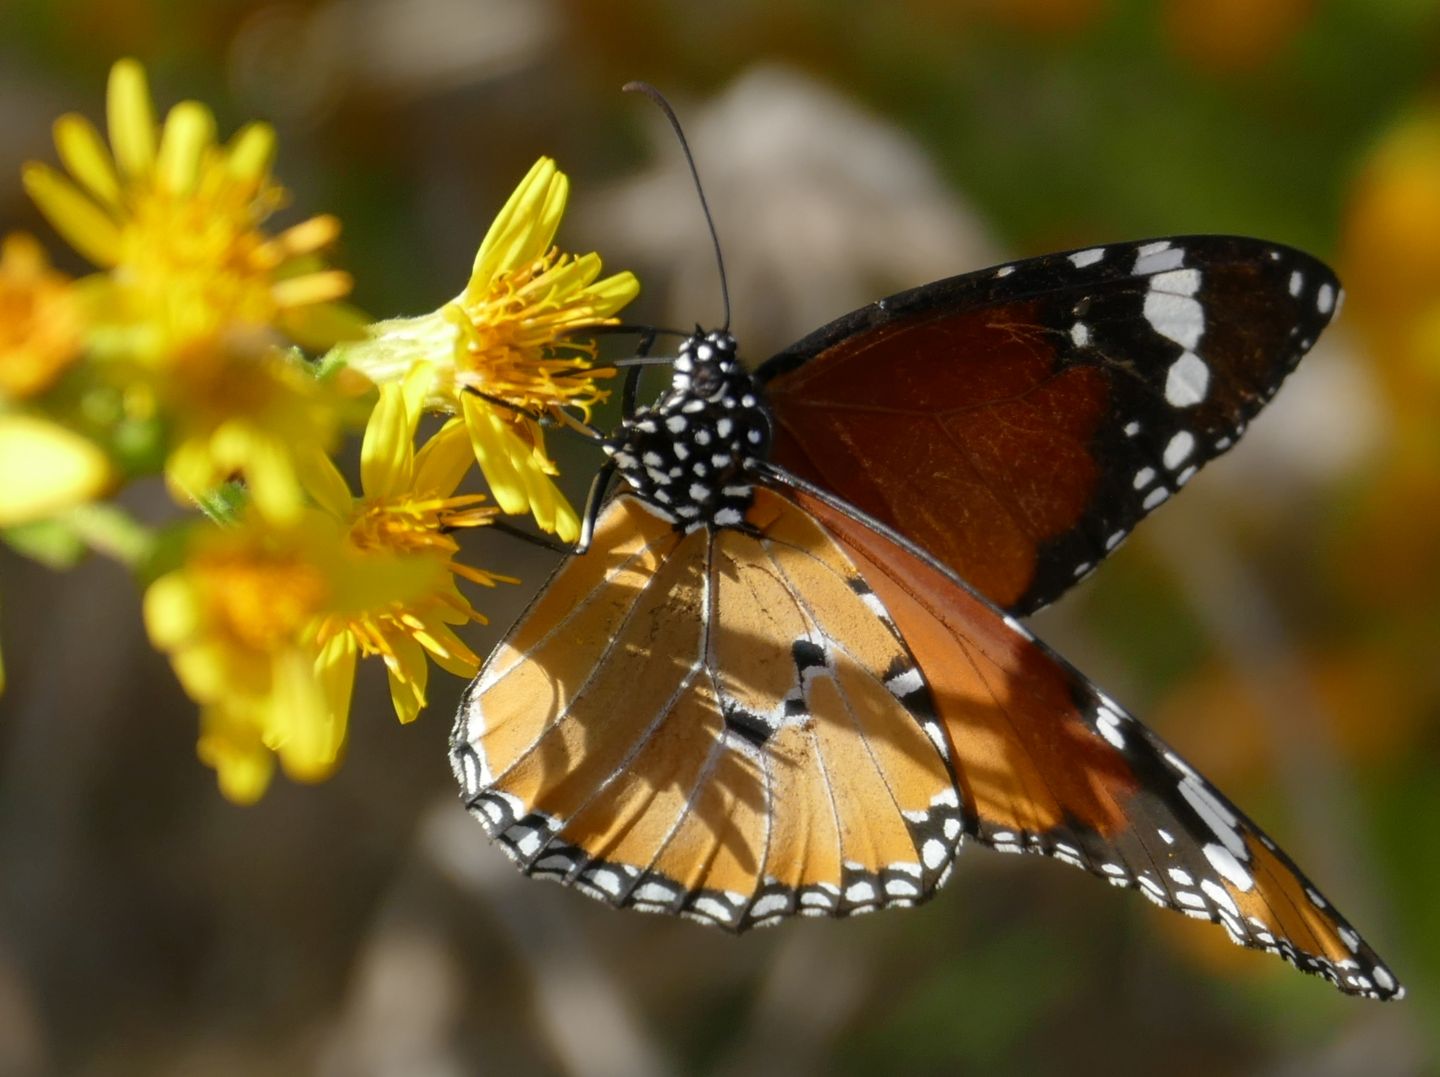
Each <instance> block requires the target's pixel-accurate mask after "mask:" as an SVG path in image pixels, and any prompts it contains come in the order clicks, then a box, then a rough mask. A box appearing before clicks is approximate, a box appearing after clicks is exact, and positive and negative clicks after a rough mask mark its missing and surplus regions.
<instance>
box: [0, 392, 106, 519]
mask: <svg viewBox="0 0 1440 1077" xmlns="http://www.w3.org/2000/svg"><path fill="white" fill-rule="evenodd" d="M111 478H112V472H111V468H110V460H109V458H108V457H106V455H105V454H104V453H103V452H101V451H100V449H99V448H97V447H96V446H95V444H94V443H93V442H91V441H88V440H86V439H85V438H83V437H81V436H80V435H79V434H75V433H72V432H71V431H69V430H67V429H65V428H64V427H63V426H58V425H56V424H55V423H51V422H47V421H45V420H44V419H37V418H34V417H33V416H29V415H15V414H11V415H0V527H14V526H15V525H17V524H23V523H31V522H33V521H35V520H44V519H48V518H50V517H52V516H55V515H57V514H58V513H61V512H64V511H65V510H66V509H69V508H73V507H74V506H76V505H81V504H84V503H85V502H87V501H92V500H94V499H95V498H96V497H98V496H100V494H101V493H102V492H103V491H104V490H105V489H106V487H107V486H109V484H110V482H111Z"/></svg>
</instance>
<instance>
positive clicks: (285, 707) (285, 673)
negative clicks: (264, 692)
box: [273, 647, 347, 782]
mask: <svg viewBox="0 0 1440 1077" xmlns="http://www.w3.org/2000/svg"><path fill="white" fill-rule="evenodd" d="M274 671H275V672H274V677H275V689H274V700H273V708H274V714H275V723H276V725H275V732H277V733H280V734H281V737H282V739H281V740H280V742H279V745H278V752H279V755H280V765H281V766H283V767H284V768H285V773H286V774H288V775H289V776H290V777H292V778H294V779H295V780H296V781H302V782H318V781H324V780H325V779H326V778H328V777H329V776H330V775H331V774H333V773H334V772H335V767H336V764H337V763H339V761H340V751H341V749H342V748H343V747H344V745H345V726H346V720H347V715H344V714H337V713H335V712H332V711H331V710H330V707H329V700H328V699H327V698H326V693H325V692H324V691H323V690H322V688H321V685H320V683H319V682H318V681H317V680H316V678H315V655H314V654H312V653H310V652H309V651H308V649H306V648H301V647H296V648H292V649H290V650H287V651H286V652H284V653H283V654H281V655H278V656H276V659H275V664H274Z"/></svg>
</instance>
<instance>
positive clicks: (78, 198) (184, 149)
mask: <svg viewBox="0 0 1440 1077" xmlns="http://www.w3.org/2000/svg"><path fill="white" fill-rule="evenodd" d="M107 107H108V114H109V133H110V146H109V147H108V148H107V147H106V145H105V143H104V142H103V141H102V139H101V136H100V134H99V132H98V131H97V130H96V129H95V127H94V126H93V125H92V124H91V123H90V122H89V121H88V120H86V119H84V118H83V117H81V116H78V115H75V114H70V115H66V116H62V117H61V118H60V119H59V120H58V121H57V122H56V124H55V145H56V149H57V150H58V152H59V154H60V159H61V161H62V162H64V165H65V167H66V169H67V170H68V171H69V173H70V176H69V177H66V176H65V175H63V174H61V173H60V172H58V171H57V170H55V169H53V168H50V167H48V166H46V165H43V164H38V163H34V162H32V163H30V164H28V165H26V166H25V169H24V173H23V178H24V182H25V187H26V190H28V191H29V193H30V196H31V197H32V198H33V199H34V200H35V202H36V204H37V205H38V206H39V207H40V210H41V212H42V213H44V214H45V216H46V217H47V218H48V219H49V220H50V223H51V224H52V225H54V227H55V229H56V230H57V231H58V232H59V233H60V234H61V235H62V236H64V237H65V239H66V240H67V241H68V242H69V243H70V244H71V246H73V247H74V248H75V249H76V250H77V251H79V252H80V253H81V254H82V255H84V256H85V257H86V258H88V259H89V260H90V261H91V262H93V263H94V264H95V265H97V266H99V267H100V268H101V269H103V270H107V271H109V273H108V278H107V281H106V283H107V286H108V289H109V293H110V294H109V296H108V298H109V303H108V304H107V308H108V309H107V313H108V315H109V317H110V318H111V319H113V321H114V323H115V324H114V326H113V327H112V328H113V330H114V337H113V340H112V341H111V342H110V343H111V346H112V347H113V348H115V349H116V350H118V351H120V352H121V353H123V354H125V355H127V356H130V357H139V358H143V359H147V360H152V361H155V360H160V361H164V360H170V359H175V358H177V357H179V358H183V357H186V356H188V355H189V354H190V353H192V352H194V351H195V350H197V349H210V348H212V347H214V346H215V345H216V343H217V342H222V341H223V342H225V343H226V344H227V346H230V347H233V346H235V342H237V341H240V342H246V343H248V341H249V339H250V338H256V339H260V340H264V339H267V338H269V337H270V336H271V331H272V330H275V329H278V330H280V331H281V332H282V333H284V334H285V335H287V336H289V337H290V338H291V339H293V340H295V341H297V342H299V343H301V344H304V345H307V346H312V347H328V346H329V345H330V344H333V343H334V342H335V340H336V339H339V336H337V334H340V335H343V334H344V332H345V326H346V325H348V324H350V323H352V322H354V319H353V317H351V316H349V315H348V314H347V312H346V311H345V310H344V309H343V308H341V307H339V306H337V305H335V303H334V301H335V300H338V299H339V298H340V297H341V296H343V295H345V294H346V293H348V292H349V290H350V278H349V276H348V275H347V274H345V273H341V272H338V271H336V270H330V269H325V268H323V267H322V266H320V265H319V264H318V262H317V261H316V258H315V255H316V254H317V252H319V251H320V250H321V249H322V248H324V247H325V246H327V245H328V244H330V243H331V242H332V241H333V240H334V239H335V237H336V236H337V235H338V233H339V230H340V225H339V222H338V221H337V220H336V219H335V218H334V217H330V216H319V217H312V218H310V219H309V220H307V221H304V222H303V223H301V224H297V225H295V226H294V227H293V228H290V229H287V230H286V231H284V232H282V233H280V234H279V235H276V236H269V235H267V234H265V233H264V232H262V231H261V225H262V224H263V223H264V221H265V220H266V219H267V218H268V217H269V216H270V215H271V214H272V213H273V212H274V211H275V210H276V209H277V208H279V207H280V206H281V205H283V204H284V201H285V192H284V190H283V189H282V188H281V187H279V186H277V185H276V184H274V183H273V182H272V180H271V178H270V166H271V163H272V161H273V158H274V154H275V133H274V131H273V130H272V129H271V128H270V127H269V126H267V125H265V124H258V123H256V124H250V125H248V126H246V127H244V128H242V129H241V130H240V131H239V132H238V133H237V134H236V135H235V136H234V137H233V138H232V139H231V140H230V141H229V142H228V143H227V144H225V145H221V144H220V143H219V142H218V141H217V137H216V125H215V117H214V115H213V114H212V113H211V112H210V110H209V109H208V108H206V107H205V106H203V105H201V104H199V103H197V102H194V101H186V102H183V103H181V104H179V105H176V106H175V107H174V108H173V109H171V110H170V113H169V114H168V115H167V116H166V118H165V122H164V124H163V126H161V127H159V128H158V129H157V126H156V123H155V117H154V106H153V104H152V103H151V99H150V91H149V88H148V86H147V83H146V79H145V72H144V69H143V68H142V67H141V66H140V65H139V64H138V63H137V62H135V61H134V60H121V61H119V62H118V63H116V64H115V66H114V67H113V68H112V69H111V72H110V86H109V93H108V96H107ZM355 328H357V329H358V325H357V326H355Z"/></svg>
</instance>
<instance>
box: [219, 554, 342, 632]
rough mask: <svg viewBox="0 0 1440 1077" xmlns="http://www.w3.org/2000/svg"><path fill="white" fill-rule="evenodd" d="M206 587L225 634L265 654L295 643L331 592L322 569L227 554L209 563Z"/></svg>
mask: <svg viewBox="0 0 1440 1077" xmlns="http://www.w3.org/2000/svg"><path fill="white" fill-rule="evenodd" d="M201 587H202V589H203V592H204V595H205V601H206V605H207V606H208V607H209V609H210V612H211V614H212V616H214V618H215V620H216V621H217V622H218V624H219V626H220V629H221V631H222V632H224V633H225V634H227V635H229V636H230V637H231V638H232V639H233V640H235V641H236V642H237V643H239V644H240V645H241V646H243V647H246V648H248V649H250V650H254V651H262V652H270V651H275V650H278V649H280V648H282V647H284V646H286V645H288V644H289V642H290V641H291V640H293V639H295V638H296V634H297V633H298V632H299V631H300V630H301V628H302V627H303V626H304V625H305V623H306V622H307V621H308V620H309V619H310V618H311V617H312V616H314V614H315V613H316V612H317V611H318V610H319V609H320V607H321V605H322V604H323V602H324V601H325V599H326V597H327V594H328V590H329V589H328V587H327V586H326V583H325V578H324V576H323V575H322V574H321V572H320V570H319V569H318V568H316V567H315V566H314V565H311V564H308V563H306V562H305V561H302V560H301V559H299V558H298V557H285V556H273V557H268V558H263V559H256V558H255V557H254V556H246V555H225V554H222V555H214V556H212V557H209V558H207V559H206V562H205V564H204V565H203V567H202V574H201Z"/></svg>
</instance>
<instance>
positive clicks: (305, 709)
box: [145, 510, 345, 804]
mask: <svg viewBox="0 0 1440 1077" xmlns="http://www.w3.org/2000/svg"><path fill="white" fill-rule="evenodd" d="M342 539H343V532H342V531H341V529H340V528H339V526H338V525H337V524H336V523H335V522H334V521H333V520H331V519H330V518H329V517H327V516H326V515H325V514H323V513H320V512H316V511H314V510H312V511H311V512H309V513H308V514H307V515H306V516H305V517H304V518H303V519H302V521H301V522H300V524H299V525H298V526H296V527H294V528H275V527H273V526H271V525H269V524H267V523H265V522H264V521H263V520H262V519H261V518H260V517H259V516H258V515H256V514H254V513H251V514H248V515H247V516H246V517H245V518H244V519H242V521H241V522H240V523H239V524H238V525H237V526H235V527H228V528H214V527H209V526H208V525H207V526H205V527H204V529H203V530H202V531H201V532H200V533H199V535H198V536H197V538H196V539H195V540H194V541H193V542H192V544H191V546H190V548H189V550H188V551H187V553H186V557H185V561H184V563H183V564H182V565H181V566H180V567H179V568H177V569H175V570H174V571H172V572H170V573H168V574H167V575H165V576H162V577H160V579H158V580H156V581H155V582H154V583H153V584H151V585H150V587H149V589H148V590H147V591H146V593H145V625H146V628H147V630H148V631H149V634H150V639H151V641H152V642H153V643H154V644H155V646H156V647H158V648H159V649H160V650H162V651H165V652H166V653H168V654H169V655H170V661H171V664H172V665H173V666H174V667H175V673H176V676H178V677H179V679H180V683H181V685H182V686H183V687H184V689H185V691H186V693H187V694H188V695H189V696H190V697H191V698H192V699H194V700H195V701H196V702H197V703H199V704H200V708H201V714H200V741H199V744H198V745H197V752H198V754H199V756H200V758H201V760H202V761H203V762H205V763H207V764H208V765H209V766H211V767H213V768H215V771H216V773H217V775H218V777H219V781H220V789H221V791H222V792H223V793H224V794H225V796H227V797H228V798H229V799H231V800H233V801H236V802H237V803H242V804H245V803H250V802H252V801H254V800H255V799H257V798H258V797H259V796H260V795H261V794H262V793H263V792H264V791H265V787H266V786H267V785H268V784H269V781H270V775H271V772H272V770H273V755H272V753H273V754H274V755H278V756H279V757H280V761H281V763H282V764H283V765H284V767H285V770H286V772H287V773H289V774H290V775H291V776H292V777H295V778H297V779H301V780H313V781H318V780H320V779H322V778H324V777H326V776H327V775H328V774H329V773H330V772H331V771H332V770H333V769H334V767H335V764H336V762H337V761H338V759H339V755H340V750H341V747H342V746H343V744H344V736H345V730H344V726H343V723H337V722H336V721H335V718H334V716H333V715H332V713H331V712H330V709H329V705H328V700H327V698H326V695H325V693H324V692H322V691H321V690H320V686H319V685H318V684H317V683H316V680H315V674H314V669H315V659H316V647H315V644H314V640H313V634H311V633H309V632H307V629H308V628H309V626H311V625H312V624H313V623H314V622H315V619H316V618H317V617H318V616H319V615H320V614H321V613H322V611H323V610H324V609H325V607H326V604H327V603H328V601H329V599H330V597H331V595H332V593H333V585H332V583H331V581H330V579H329V575H328V573H327V571H326V565H327V563H328V561H329V559H330V558H332V557H333V556H334V554H335V551H336V550H337V549H338V548H339V547H340V544H341V541H342Z"/></svg>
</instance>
